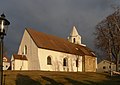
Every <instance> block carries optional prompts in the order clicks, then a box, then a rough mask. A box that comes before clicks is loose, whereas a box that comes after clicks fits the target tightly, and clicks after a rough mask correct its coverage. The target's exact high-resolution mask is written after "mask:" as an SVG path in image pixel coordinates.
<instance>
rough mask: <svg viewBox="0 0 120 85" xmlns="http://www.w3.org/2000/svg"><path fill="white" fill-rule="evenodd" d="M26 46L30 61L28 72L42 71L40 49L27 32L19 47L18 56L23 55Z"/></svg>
mask: <svg viewBox="0 0 120 85" xmlns="http://www.w3.org/2000/svg"><path fill="white" fill-rule="evenodd" d="M25 45H26V46H27V54H26V57H27V59H28V70H40V65H39V64H40V63H39V60H38V47H37V46H36V44H35V43H34V41H33V40H32V38H31V36H30V35H29V33H28V32H27V30H25V32H24V35H23V38H22V41H21V43H20V46H19V50H18V54H20V55H22V54H23V52H24V47H25Z"/></svg>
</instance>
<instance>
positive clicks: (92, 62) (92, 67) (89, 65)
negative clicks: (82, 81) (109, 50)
mask: <svg viewBox="0 0 120 85" xmlns="http://www.w3.org/2000/svg"><path fill="white" fill-rule="evenodd" d="M96 62H97V61H96V57H92V56H87V55H85V65H84V66H85V68H84V69H85V72H96V69H97V68H96V67H97V66H96V65H97V64H96Z"/></svg>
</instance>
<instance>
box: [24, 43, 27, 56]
mask: <svg viewBox="0 0 120 85" xmlns="http://www.w3.org/2000/svg"><path fill="white" fill-rule="evenodd" d="M24 54H25V55H26V54H27V46H26V45H25V47H24Z"/></svg>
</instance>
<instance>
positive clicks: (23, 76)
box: [3, 71, 120, 85]
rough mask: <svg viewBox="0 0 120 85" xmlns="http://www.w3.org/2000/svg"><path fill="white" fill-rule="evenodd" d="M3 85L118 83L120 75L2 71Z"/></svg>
mask: <svg viewBox="0 0 120 85" xmlns="http://www.w3.org/2000/svg"><path fill="white" fill-rule="evenodd" d="M4 74H5V76H4V84H3V85H120V76H112V77H110V76H109V75H108V74H105V73H84V72H78V73H74V72H44V71H4Z"/></svg>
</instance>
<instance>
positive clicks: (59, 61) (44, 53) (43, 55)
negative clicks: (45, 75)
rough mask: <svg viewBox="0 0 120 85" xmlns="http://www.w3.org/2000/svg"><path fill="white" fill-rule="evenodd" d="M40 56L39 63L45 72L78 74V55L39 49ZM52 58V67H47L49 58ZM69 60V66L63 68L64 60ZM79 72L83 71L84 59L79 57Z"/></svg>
mask: <svg viewBox="0 0 120 85" xmlns="http://www.w3.org/2000/svg"><path fill="white" fill-rule="evenodd" d="M38 56H39V63H40V67H41V69H40V70H45V71H70V72H76V71H77V67H76V59H77V57H78V56H77V55H72V54H68V53H63V52H57V51H52V50H47V49H42V48H39V49H38ZM48 56H50V57H51V61H52V65H47V57H48ZM64 58H67V60H68V61H67V66H63V59H64ZM78 70H79V71H82V57H81V56H79V68H78Z"/></svg>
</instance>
